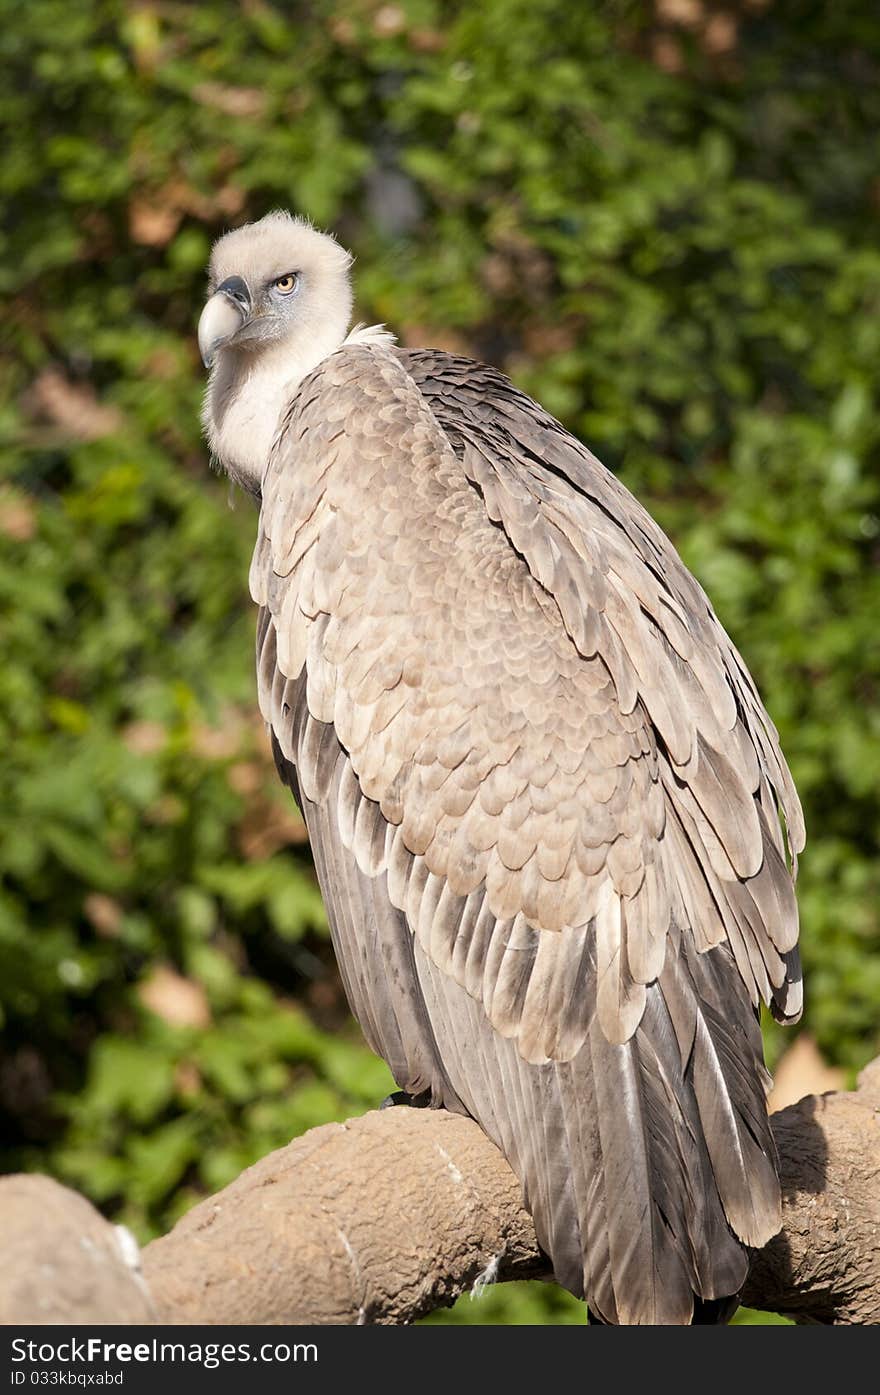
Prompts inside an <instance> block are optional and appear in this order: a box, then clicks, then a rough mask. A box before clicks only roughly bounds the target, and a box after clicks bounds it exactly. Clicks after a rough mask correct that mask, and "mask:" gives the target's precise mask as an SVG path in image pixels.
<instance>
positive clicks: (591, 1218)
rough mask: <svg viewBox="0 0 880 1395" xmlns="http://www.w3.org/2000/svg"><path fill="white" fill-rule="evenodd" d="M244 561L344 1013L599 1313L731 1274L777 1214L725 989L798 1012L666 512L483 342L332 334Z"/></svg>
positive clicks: (791, 813) (752, 1084) (791, 801)
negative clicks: (479, 1151) (508, 1191)
mask: <svg viewBox="0 0 880 1395" xmlns="http://www.w3.org/2000/svg"><path fill="white" fill-rule="evenodd" d="M251 587H252V593H253V595H254V599H255V600H256V601H257V602H258V604H259V605H260V607H261V619H260V627H259V635H258V675H259V690H260V701H261V706H262V711H263V714H264V716H265V718H266V721H267V722H268V723H269V725H270V727H271V729H272V733H273V740H274V743H275V746H276V754H277V760H278V764H279V769H280V770H281V772H282V774H283V776H284V778H285V779H286V780H287V781H288V783H289V784H290V785H291V787H292V788H294V790H295V792H296V793H297V797H298V798H299V799H300V801H301V803H302V805H303V809H304V811H305V816H306V820H307V824H308V828H309V833H310V837H311V840H312V844H313V847H314V849H315V857H316V866H317V868H318V874H319V878H320V881H321V886H322V890H323V893H324V897H325V900H326V902H327V905H328V912H329V915H330V921H331V927H332V931H333V936H334V944H335V947H336V952H337V955H338V957H339V961H340V968H341V972H342V975H343V979H344V981H345V985H346V991H347V992H348V995H349V999H350V1002H351V1004H352V1008H353V1010H354V1011H355V1013H356V1014H357V1016H358V1018H359V1020H360V1021H361V1024H362V1026H363V1029H364V1032H365V1034H366V1036H367V1038H368V1040H369V1041H370V1043H371V1045H373V1047H374V1049H376V1050H377V1051H379V1052H380V1053H381V1054H382V1055H383V1056H385V1058H386V1059H387V1060H388V1061H389V1064H390V1066H391V1068H392V1070H393V1072H394V1074H395V1076H396V1078H397V1080H398V1081H399V1083H400V1084H401V1086H402V1087H403V1088H404V1089H406V1090H408V1091H411V1092H413V1093H418V1092H421V1091H422V1090H425V1089H429V1090H431V1092H432V1095H433V1098H434V1100H435V1102H437V1103H444V1104H446V1105H447V1106H448V1107H451V1108H457V1109H465V1110H467V1112H469V1113H471V1114H473V1116H474V1117H475V1118H476V1119H477V1120H478V1121H479V1122H480V1123H481V1124H482V1126H483V1127H484V1128H485V1129H486V1131H487V1133H489V1134H490V1136H491V1137H493V1138H494V1139H495V1141H496V1142H497V1143H498V1145H499V1146H500V1147H501V1148H502V1149H503V1150H504V1151H505V1153H506V1155H507V1156H508V1158H509V1159H510V1161H511V1164H512V1166H513V1167H514V1168H515V1169H516V1170H517V1172H518V1174H519V1176H520V1177H521V1179H522V1182H523V1186H524V1190H525V1194H526V1197H527V1201H528V1204H529V1205H530V1207H531V1208H532V1210H533V1214H534V1216H535V1221H536V1226H537V1228H538V1234H539V1237H540V1239H541V1242H542V1244H543V1245H544V1247H545V1249H546V1250H547V1252H548V1254H549V1255H550V1256H551V1258H552V1261H553V1264H554V1268H555V1271H556V1273H557V1276H558V1277H559V1278H560V1281H561V1282H563V1283H565V1284H567V1285H568V1286H569V1287H570V1288H571V1289H572V1290H573V1291H574V1292H578V1293H586V1294H587V1296H588V1298H589V1300H590V1302H591V1303H592V1304H593V1305H594V1306H595V1307H596V1309H597V1310H598V1311H599V1312H600V1313H601V1314H602V1315H603V1316H604V1317H605V1318H606V1319H607V1320H609V1321H619V1322H686V1321H689V1320H690V1316H691V1312H692V1309H693V1303H694V1295H697V1296H698V1297H702V1298H706V1299H714V1298H723V1297H725V1296H727V1295H728V1294H732V1293H735V1292H736V1290H737V1288H738V1287H739V1286H740V1284H741V1282H742V1279H743V1277H744V1274H745V1270H746V1255H745V1250H744V1248H743V1246H744V1245H759V1244H762V1243H764V1241H765V1240H766V1239H768V1238H769V1237H770V1235H772V1234H773V1233H774V1231H775V1229H777V1228H778V1224H779V1192H778V1184H777V1182H776V1175H775V1166H774V1154H773V1145H772V1139H771V1135H770V1132H769V1128H768V1125H767V1116H766V1105H765V1101H764V1090H765V1082H766V1077H765V1073H764V1071H763V1065H762V1061H761V1043H760V1033H759V1030H758V1025H757V1018H756V1012H755V1008H756V1005H757V1003H758V1001H759V999H760V997H761V996H763V997H764V998H765V999H766V1000H769V1001H771V1002H772V1004H773V1006H774V1010H775V1011H776V1012H777V1013H778V1015H780V1016H781V1017H783V1018H787V1017H793V1016H795V1015H796V1014H797V1012H798V1011H799V1006H800V1000H799V983H800V977H799V971H798V967H797V959H796V948H795V946H796V938H797V914H796V907H795V902H794V896H793V889H792V881H793V875H792V874H793V868H791V869H790V868H789V865H788V861H787V859H788V857H789V856H791V858H792V859H793V858H794V857H795V856H796V854H797V852H798V851H799V850H800V847H801V846H802V844H803V827H802V821H801V816H800V809H799V805H798V802H797V796H796V794H795V792H794V789H793V786H792V784H791V779H790V776H789V774H788V771H787V768H786V766H785V763H784V760H783V758H782V756H781V754H780V752H779V747H778V741H777V737H776V733H775V730H774V729H773V727H772V723H771V722H770V719H769V717H768V716H767V714H766V713H765V712H764V710H763V707H762V706H761V704H760V700H759V699H758V697H757V694H756V693H755V690H754V687H753V685H752V683H751V680H750V679H749V677H748V675H747V673H746V671H745V668H744V666H743V664H742V661H741V659H740V658H739V656H738V655H737V654H736V651H735V650H734V648H733V646H732V645H731V643H730V641H729V639H728V638H727V636H726V635H725V633H724V631H723V629H722V628H721V626H720V625H719V623H718V621H717V619H716V618H715V616H714V614H713V612H712V610H711V607H710V605H709V602H708V601H707V599H706V597H705V595H704V594H703V592H702V591H701V590H700V588H699V586H698V585H697V583H696V582H695V581H694V579H693V578H692V577H691V576H690V575H689V573H688V572H687V571H686V569H685V568H684V566H683V564H682V563H681V561H680V559H679V558H678V557H677V555H676V554H675V552H674V549H673V548H672V546H671V544H670V543H669V542H668V540H667V539H666V538H665V537H664V536H663V534H662V533H661V532H660V530H659V529H658V528H657V527H656V525H655V524H654V523H653V522H652V520H651V519H650V518H649V517H648V515H647V514H645V513H644V511H643V510H642V509H641V508H640V507H639V505H638V504H636V502H635V500H633V499H632V497H631V496H630V495H628V494H627V493H626V491H625V490H624V489H623V487H622V486H621V485H620V484H619V482H617V481H616V480H615V479H614V478H613V476H611V475H609V474H608V473H607V472H606V471H605V470H604V469H603V467H602V466H601V465H600V464H599V463H598V461H595V459H594V458H593V457H592V456H590V455H589V452H587V451H586V450H585V449H584V448H583V447H582V446H580V444H579V443H578V442H576V441H574V439H573V438H572V437H570V436H569V435H568V434H567V433H565V432H564V431H563V429H562V428H561V427H560V426H559V425H558V423H555V422H553V421H552V419H551V418H549V417H547V416H546V415H545V414H544V413H542V412H541V410H540V408H538V407H537V406H536V404H534V403H532V402H530V400H529V399H527V398H525V397H523V396H522V395H521V394H519V393H517V392H516V390H515V389H514V388H513V387H512V386H511V385H510V384H509V383H508V382H507V380H506V379H503V378H501V377H500V375H498V374H495V373H493V372H492V370H489V369H486V368H483V367H481V366H480V365H475V364H471V363H469V362H467V361H465V360H459V359H455V358H452V357H450V356H448V355H444V354H437V353H434V354H419V353H409V354H406V353H403V352H402V351H399V350H395V349H394V348H392V347H390V346H387V345H368V344H364V345H356V346H348V347H344V348H343V349H342V350H340V351H339V352H338V353H336V354H334V355H332V356H331V357H330V358H329V359H327V360H325V362H324V363H323V364H322V365H321V366H320V367H319V369H318V370H316V372H315V373H313V374H312V375H311V376H310V377H309V378H307V379H306V380H305V382H304V383H303V384H302V386H301V388H300V390H299V392H298V394H297V396H296V397H295V398H294V400H293V402H292V403H291V406H290V409H289V411H288V413H287V415H286V418H285V420H284V421H283V423H282V427H281V430H280V431H279V433H278V436H277V438H276V446H275V449H274V451H273V456H272V458H271V460H270V464H269V468H268V471H267V474H266V477H265V480H264V489H263V504H262V512H261V528H260V536H259V540H258V543H257V547H256V550H255V554H254V562H253V566H252V571H251ZM780 810H781V811H782V815H783V817H784V820H785V826H784V829H783V826H782V824H781V822H780V816H779V812H778V811H780Z"/></svg>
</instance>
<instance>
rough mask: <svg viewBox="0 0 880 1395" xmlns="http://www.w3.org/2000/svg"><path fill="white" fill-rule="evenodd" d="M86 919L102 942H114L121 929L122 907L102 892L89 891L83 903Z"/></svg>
mask: <svg viewBox="0 0 880 1395" xmlns="http://www.w3.org/2000/svg"><path fill="white" fill-rule="evenodd" d="M83 911H84V912H85V915H86V918H87V919H88V920H90V921H91V922H92V925H93V926H94V927H95V930H96V931H97V933H98V934H99V935H100V936H101V938H102V939H103V940H115V939H116V938H117V937H118V935H119V931H120V930H121V928H122V915H123V911H122V907H121V906H120V904H119V902H118V901H114V899H113V897H112V896H106V895H105V894H104V892H103V891H90V892H89V894H88V896H87V897H86V898H85V900H84V901H83Z"/></svg>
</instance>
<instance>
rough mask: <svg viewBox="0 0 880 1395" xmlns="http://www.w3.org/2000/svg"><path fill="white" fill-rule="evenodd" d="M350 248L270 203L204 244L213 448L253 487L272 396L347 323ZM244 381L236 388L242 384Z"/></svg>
mask: <svg viewBox="0 0 880 1395" xmlns="http://www.w3.org/2000/svg"><path fill="white" fill-rule="evenodd" d="M350 266H351V256H350V255H349V253H348V252H346V251H345V249H344V248H343V247H341V246H340V245H339V243H338V242H337V241H336V240H335V238H333V237H330V236H328V235H327V234H325V233H320V232H317V231H316V229H315V228H313V227H312V226H311V224H309V223H307V222H306V221H305V220H304V219H302V218H294V217H292V216H291V214H289V213H283V212H278V213H270V214H268V215H267V216H266V217H265V218H262V219H260V221H259V222H258V223H248V224H246V225H245V226H244V227H241V228H236V229H235V230H234V231H233V232H229V233H226V234H225V235H224V236H223V237H221V238H220V239H219V241H218V242H216V243H215V245H214V250H213V252H212V254H211V261H210V265H209V268H208V277H209V291H208V300H207V302H206V304H205V306H204V309H203V310H202V314H201V318H200V320H199V349H200V351H201V355H202V358H203V360H204V362H205V366H206V367H207V368H209V369H210V380H209V383H208V390H207V393H206V395H205V405H204V410H203V414H202V419H203V422H204V425H205V429H206V433H207V436H208V440H209V443H210V445H211V449H212V451H213V453H214V455H215V456H216V457H217V458H219V459H222V461H223V465H224V468H225V469H226V470H227V471H228V473H229V474H230V475H231V477H232V478H233V479H235V480H236V481H237V482H238V483H239V484H241V485H243V486H244V488H245V489H247V490H249V492H250V493H252V494H255V495H258V494H259V491H260V483H261V479H262V473H263V470H264V468H265V465H266V461H267V459H268V454H269V447H270V445H271V438H272V434H273V431H274V427H275V424H276V422H277V419H278V415H279V412H280V409H281V407H282V405H283V404H284V403H285V402H287V401H289V399H290V396H291V393H292V391H293V389H294V388H295V387H296V385H297V383H299V382H300V381H301V380H302V379H303V378H304V377H305V375H306V374H307V373H309V372H311V370H312V369H313V368H315V367H316V366H317V364H319V363H320V362H321V360H322V359H324V358H326V356H327V355H328V354H330V353H333V351H334V349H338V348H339V346H340V345H341V344H342V342H343V340H344V339H345V336H346V334H347V332H348V327H349V322H350V320H351V308H352V292H351V282H350V279H349V267H350ZM245 387H246V392H245Z"/></svg>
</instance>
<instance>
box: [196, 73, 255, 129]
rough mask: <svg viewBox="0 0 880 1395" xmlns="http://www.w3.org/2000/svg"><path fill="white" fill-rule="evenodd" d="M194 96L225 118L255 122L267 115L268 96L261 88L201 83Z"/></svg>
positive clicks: (220, 83)
mask: <svg viewBox="0 0 880 1395" xmlns="http://www.w3.org/2000/svg"><path fill="white" fill-rule="evenodd" d="M192 95H193V96H194V97H195V99H196V101H197V102H200V103H201V105H202V106H204V107H214V108H215V109H216V110H217V111H222V112H223V114H224V116H240V117H245V118H252V119H254V120H256V119H258V118H259V117H261V116H264V115H265V112H266V94H265V92H263V91H261V89H260V88H259V87H231V86H230V85H229V84H227V83H223V82H200V83H198V84H197V85H196V86H195V87H194V88H193V92H192Z"/></svg>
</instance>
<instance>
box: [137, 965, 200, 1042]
mask: <svg viewBox="0 0 880 1395" xmlns="http://www.w3.org/2000/svg"><path fill="white" fill-rule="evenodd" d="M138 997H139V998H140V1001H141V1002H142V1003H143V1005H144V1007H145V1008H149V1010H150V1012H154V1013H155V1014H156V1016H157V1017H161V1018H162V1021H163V1022H168V1023H169V1024H170V1025H171V1026H172V1027H209V1026H210V1025H211V1008H210V1006H209V1004H208V996H207V994H206V992H205V990H204V988H203V987H202V985H201V984H200V983H194V982H193V980H192V979H189V978H184V977H183V975H182V974H179V973H177V971H176V970H175V969H172V968H170V966H169V965H167V964H159V965H158V966H157V967H156V968H155V969H153V970H152V972H151V973H150V974H149V975H148V976H147V978H145V979H144V981H143V983H141V985H140V987H139V988H138Z"/></svg>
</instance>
